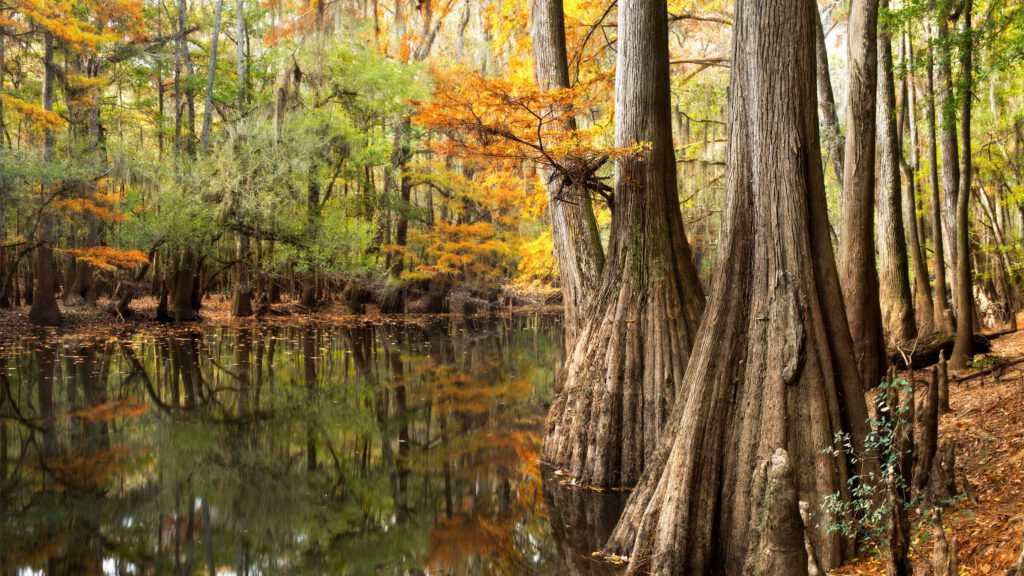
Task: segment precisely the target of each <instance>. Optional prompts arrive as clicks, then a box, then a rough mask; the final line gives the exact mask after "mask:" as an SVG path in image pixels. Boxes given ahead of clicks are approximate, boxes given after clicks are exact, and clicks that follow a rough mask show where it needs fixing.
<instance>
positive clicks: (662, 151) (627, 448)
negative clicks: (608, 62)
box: [541, 0, 704, 487]
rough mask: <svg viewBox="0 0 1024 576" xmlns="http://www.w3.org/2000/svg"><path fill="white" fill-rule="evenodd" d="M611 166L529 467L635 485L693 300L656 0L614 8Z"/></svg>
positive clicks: (672, 391)
mask: <svg viewBox="0 0 1024 576" xmlns="http://www.w3.org/2000/svg"><path fill="white" fill-rule="evenodd" d="M618 33H619V37H618V42H619V50H618V56H617V57H618V64H617V70H618V72H617V74H616V78H615V110H616V123H615V145H616V146H617V147H622V148H625V147H629V146H633V145H636V144H643V145H644V147H643V149H642V151H640V152H638V153H637V154H635V155H631V156H627V157H622V158H619V159H618V160H617V161H616V166H615V210H614V213H613V217H612V230H611V238H610V240H609V247H608V254H607V258H606V261H605V266H604V269H603V271H602V274H601V282H600V287H599V290H598V292H597V293H596V294H595V296H594V298H593V299H592V300H591V301H590V302H589V303H587V304H585V307H584V315H585V316H584V317H585V321H584V324H583V326H582V327H581V329H580V331H579V333H578V336H577V338H576V343H575V345H574V347H573V348H572V351H571V352H570V354H569V357H568V359H567V361H566V365H565V368H564V370H563V376H562V377H563V378H564V380H563V381H562V382H561V385H560V386H559V390H558V393H557V395H556V397H555V400H554V402H553V404H552V406H551V410H550V412H549V414H548V419H547V424H546V434H545V438H544V443H543V446H542V451H541V458H542V459H543V460H544V461H546V462H548V463H550V464H552V465H554V466H555V467H557V468H562V469H564V470H566V471H567V472H568V473H569V474H571V475H572V477H573V478H574V480H575V481H576V482H579V483H582V484H585V485H593V486H603V487H609V486H629V485H633V484H635V483H636V482H637V480H638V479H639V478H640V473H641V471H642V470H643V468H644V465H645V463H646V460H647V459H648V457H649V456H650V454H651V453H652V452H653V450H654V448H655V446H656V445H657V442H658V437H659V434H660V433H661V431H662V429H663V428H664V427H665V425H666V422H667V418H668V415H669V412H670V411H671V409H672V406H673V404H675V403H676V401H677V400H678V399H679V398H680V397H682V396H683V395H684V394H685V389H683V388H681V387H680V384H681V382H682V380H683V372H684V370H685V368H686V364H687V362H688V360H689V357H690V349H691V347H692V343H693V338H694V335H695V333H696V331H697V326H698V324H699V323H700V317H701V313H702V311H703V307H704V295H703V292H702V290H701V287H700V283H699V280H698V278H697V272H696V269H695V268H694V265H693V261H692V258H691V254H690V247H689V244H688V243H687V240H686V233H685V230H684V228H683V219H682V214H681V212H680V210H679V198H678V193H677V188H676V168H675V154H674V150H673V148H672V123H671V102H670V93H669V64H668V17H667V9H666V4H665V0H625V1H623V2H621V3H620V4H619V29H618Z"/></svg>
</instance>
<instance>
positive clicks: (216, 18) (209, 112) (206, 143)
mask: <svg viewBox="0 0 1024 576" xmlns="http://www.w3.org/2000/svg"><path fill="white" fill-rule="evenodd" d="M223 10H224V0H217V8H216V9H214V12H213V33H212V37H211V38H210V68H209V71H208V72H207V74H206V101H205V102H204V103H203V135H202V138H201V141H200V147H201V148H202V150H203V152H204V153H205V152H208V151H209V150H210V124H211V122H212V121H213V82H214V80H216V78H217V41H218V40H219V39H220V15H221V12H223ZM241 41H242V40H241V38H239V39H238V42H239V45H241Z"/></svg>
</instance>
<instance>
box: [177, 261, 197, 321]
mask: <svg viewBox="0 0 1024 576" xmlns="http://www.w3.org/2000/svg"><path fill="white" fill-rule="evenodd" d="M196 267H197V264H196V255H195V253H194V252H192V251H191V250H186V251H185V253H184V254H183V255H182V256H181V260H180V261H179V262H178V266H177V268H176V269H175V271H174V284H173V289H172V290H173V292H172V294H171V297H172V302H171V316H172V317H173V318H174V319H175V320H177V321H178V322H185V321H191V320H198V319H199V315H198V314H196V306H195V298H194V290H193V287H194V286H193V285H194V282H195V276H196Z"/></svg>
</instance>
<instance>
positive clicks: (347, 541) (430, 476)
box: [0, 316, 623, 576]
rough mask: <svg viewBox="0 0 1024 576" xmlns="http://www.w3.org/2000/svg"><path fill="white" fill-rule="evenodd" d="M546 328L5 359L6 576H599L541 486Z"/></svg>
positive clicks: (560, 507) (389, 331)
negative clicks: (11, 575)
mask: <svg viewBox="0 0 1024 576" xmlns="http://www.w3.org/2000/svg"><path fill="white" fill-rule="evenodd" d="M562 339H563V336H562V331H561V327H560V324H559V320H558V319H557V318H556V317H551V316H514V317H511V318H492V319H433V320H419V321H415V322H394V323H383V324H364V325H358V326H347V327H339V326H332V325H327V324H321V323H317V322H315V321H307V322H305V323H303V324H294V323H292V324H291V325H287V326H286V325H266V324H249V325H243V326H235V327H201V326H194V327H181V328H173V329H164V330H160V331H156V330H143V331H123V332H119V331H111V332H109V333H103V334H79V335H74V336H60V337H43V336H38V337H33V338H25V339H23V340H20V341H16V342H7V343H2V344H0V387H2V390H0V576H6V575H8V574H16V575H19V576H21V575H36V574H39V575H42V574H46V575H48V576H55V575H63V574H132V575H145V574H167V575H175V576H177V575H182V574H189V575H191V574H238V575H241V574H246V575H256V574H266V575H269V574H509V575H518V574H541V575H543V574H560V575H564V574H573V575H575V574H580V575H584V574H604V573H608V571H609V567H608V566H606V565H604V564H600V563H597V562H594V561H593V560H591V559H590V558H589V553H590V552H591V551H592V550H596V549H597V548H598V547H599V546H600V544H601V542H602V539H603V538H604V537H606V536H607V533H608V531H610V529H611V528H612V526H613V525H614V521H615V519H616V516H617V515H618V513H619V510H620V509H621V506H622V503H623V496H622V495H617V494H610V495H597V494H593V493H587V492H581V491H579V490H573V489H568V488H564V487H561V486H559V485H558V484H557V483H555V482H552V481H550V480H548V481H545V480H544V479H543V476H546V474H544V473H542V471H541V468H540V466H539V464H538V461H537V460H538V449H539V444H540V436H541V432H542V427H543V419H544V414H545V411H546V408H547V405H548V403H549V402H550V400H551V397H552V395H553V389H554V382H555V374H556V372H557V370H558V367H559V366H561V363H562V360H563V356H564V352H563V350H562Z"/></svg>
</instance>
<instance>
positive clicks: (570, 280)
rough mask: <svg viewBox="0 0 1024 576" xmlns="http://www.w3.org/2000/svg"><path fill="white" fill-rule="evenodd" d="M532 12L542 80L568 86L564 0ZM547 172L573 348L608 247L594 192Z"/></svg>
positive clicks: (538, 4) (540, 4)
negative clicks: (593, 200)
mask: <svg viewBox="0 0 1024 576" xmlns="http://www.w3.org/2000/svg"><path fill="white" fill-rule="evenodd" d="M530 15H531V38H532V40H533V65H534V72H535V74H536V76H537V85H538V86H540V87H541V89H542V90H550V89H557V88H568V87H569V63H568V59H567V56H566V49H565V13H564V11H563V7H562V0H534V1H533V5H532V8H531V12H530ZM564 128H565V129H566V130H575V129H576V121H575V119H572V118H570V119H569V120H568V121H567V122H566V126H565V127H564ZM544 177H545V179H546V180H547V191H548V216H549V217H550V218H551V235H552V238H553V239H554V247H555V259H556V260H557V262H558V277H559V281H560V283H561V286H562V299H563V301H564V308H565V320H566V321H565V339H566V347H567V348H568V349H571V348H572V345H573V344H574V343H575V340H576V332H577V330H578V328H579V325H580V323H581V318H580V311H581V310H582V309H583V306H584V303H585V302H586V301H587V299H588V298H590V297H592V296H593V295H594V294H596V293H597V288H598V284H599V282H600V275H601V269H602V268H603V267H604V251H603V248H602V246H601V238H600V236H599V235H598V230H597V219H596V218H595V217H594V209H593V206H592V205H591V201H590V196H589V194H588V192H587V191H586V190H580V189H578V188H574V187H571V186H567V184H568V183H566V182H564V180H563V179H562V178H561V177H558V176H557V175H555V174H551V173H548V174H544Z"/></svg>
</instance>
